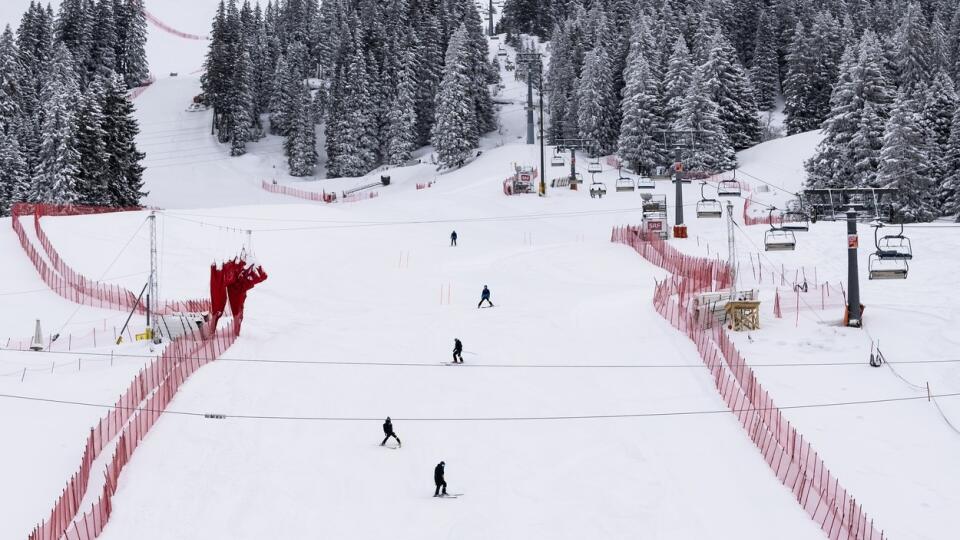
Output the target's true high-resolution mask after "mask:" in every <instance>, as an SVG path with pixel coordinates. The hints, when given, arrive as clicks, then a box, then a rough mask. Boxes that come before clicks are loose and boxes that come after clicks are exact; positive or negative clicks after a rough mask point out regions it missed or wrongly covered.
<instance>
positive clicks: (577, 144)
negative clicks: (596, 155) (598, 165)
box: [541, 122, 597, 190]
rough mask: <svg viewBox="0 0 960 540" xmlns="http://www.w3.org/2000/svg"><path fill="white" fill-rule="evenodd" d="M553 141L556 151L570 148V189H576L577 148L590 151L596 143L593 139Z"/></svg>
mask: <svg viewBox="0 0 960 540" xmlns="http://www.w3.org/2000/svg"><path fill="white" fill-rule="evenodd" d="M541 126H542V122H541ZM541 140H542V137H541ZM553 143H554V144H555V145H556V146H557V150H558V151H561V152H562V151H563V150H570V189H574V190H575V189H577V187H576V186H577V150H589V151H592V150H593V149H594V148H596V147H597V143H596V141H594V140H593V139H556V140H555V141H553Z"/></svg>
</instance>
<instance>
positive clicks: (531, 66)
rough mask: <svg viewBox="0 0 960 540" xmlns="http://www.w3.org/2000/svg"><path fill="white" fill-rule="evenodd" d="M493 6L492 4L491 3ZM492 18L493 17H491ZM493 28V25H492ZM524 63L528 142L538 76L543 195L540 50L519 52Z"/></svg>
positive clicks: (543, 192) (544, 191)
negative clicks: (525, 70) (535, 78)
mask: <svg viewBox="0 0 960 540" xmlns="http://www.w3.org/2000/svg"><path fill="white" fill-rule="evenodd" d="M491 1H492V0H491ZM491 6H492V4H491ZM491 20H492V19H491ZM491 28H492V27H491ZM520 63H523V64H524V65H525V66H526V69H527V144H533V143H534V141H533V76H534V73H536V76H537V94H539V96H540V189H539V195H540V196H541V197H543V196H545V195H546V194H547V183H546V181H545V180H544V175H545V174H546V170H545V167H546V161H545V157H544V148H543V144H544V143H543V61H542V59H541V54H540V53H539V52H521V53H517V64H520Z"/></svg>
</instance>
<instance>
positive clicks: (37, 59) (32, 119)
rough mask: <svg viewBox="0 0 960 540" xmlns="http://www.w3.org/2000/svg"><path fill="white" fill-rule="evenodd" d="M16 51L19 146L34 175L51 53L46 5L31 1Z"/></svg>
mask: <svg viewBox="0 0 960 540" xmlns="http://www.w3.org/2000/svg"><path fill="white" fill-rule="evenodd" d="M17 52H18V55H19V58H20V66H21V68H22V75H23V78H22V79H21V82H20V87H21V89H22V91H23V99H22V100H21V102H20V108H21V110H22V117H21V124H20V147H21V148H22V149H23V157H24V160H25V161H26V162H27V171H28V173H29V174H30V177H31V178H34V177H37V176H38V175H39V161H40V158H39V156H40V126H41V124H42V123H43V117H44V114H45V112H44V108H43V107H41V105H40V103H41V97H40V94H41V91H42V89H43V84H44V80H45V77H44V74H45V71H46V69H47V67H48V64H49V60H50V57H51V56H52V55H53V15H52V13H51V11H50V10H49V9H44V8H42V7H41V6H40V4H34V3H31V4H30V7H29V9H28V10H27V12H26V13H25V14H24V16H23V19H22V21H21V22H20V26H19V27H18V29H17Z"/></svg>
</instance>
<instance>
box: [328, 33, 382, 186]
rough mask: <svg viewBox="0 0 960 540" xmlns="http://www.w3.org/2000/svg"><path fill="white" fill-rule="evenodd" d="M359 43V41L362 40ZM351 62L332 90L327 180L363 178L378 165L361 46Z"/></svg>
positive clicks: (355, 49)
mask: <svg viewBox="0 0 960 540" xmlns="http://www.w3.org/2000/svg"><path fill="white" fill-rule="evenodd" d="M358 41H359V40H358ZM344 58H345V59H347V60H346V61H345V62H344V63H343V65H342V66H341V67H340V69H339V70H338V72H337V76H336V77H335V78H334V81H333V84H332V86H331V110H330V113H329V114H328V120H327V128H326V135H327V176H329V177H331V178H335V177H340V176H360V175H362V174H364V173H366V172H367V171H369V170H370V169H372V168H373V166H374V165H375V162H374V159H375V157H376V156H375V154H374V151H375V150H376V148H377V141H376V139H373V140H371V139H370V138H369V124H370V122H372V121H373V120H374V119H373V118H372V117H371V115H370V111H371V110H372V107H371V106H370V95H369V93H368V89H369V85H368V84H367V77H368V71H367V63H366V58H365V55H364V54H363V51H362V50H361V47H360V43H356V44H354V45H353V50H352V51H351V52H350V53H348V54H345V55H344Z"/></svg>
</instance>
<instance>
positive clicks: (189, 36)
mask: <svg viewBox="0 0 960 540" xmlns="http://www.w3.org/2000/svg"><path fill="white" fill-rule="evenodd" d="M143 14H144V16H145V17H146V18H147V20H148V21H149V22H150V24H152V25H154V26H156V27H157V28H159V29H161V30H163V31H164V32H166V33H168V34H172V35H174V36H177V37H179V38H183V39H191V40H194V41H203V40H206V39H207V38H206V37H204V36H198V35H196V34H188V33H186V32H181V31H179V30H177V29H176V28H171V27H170V26H168V25H167V24H166V23H164V22H163V21H161V20H160V19H158V18H156V17H155V16H154V15H153V14H152V13H150V12H149V11H147V10H143Z"/></svg>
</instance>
